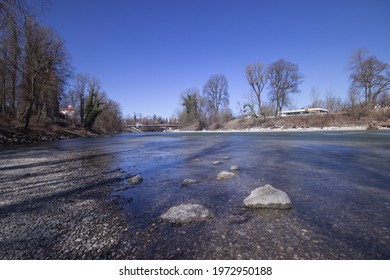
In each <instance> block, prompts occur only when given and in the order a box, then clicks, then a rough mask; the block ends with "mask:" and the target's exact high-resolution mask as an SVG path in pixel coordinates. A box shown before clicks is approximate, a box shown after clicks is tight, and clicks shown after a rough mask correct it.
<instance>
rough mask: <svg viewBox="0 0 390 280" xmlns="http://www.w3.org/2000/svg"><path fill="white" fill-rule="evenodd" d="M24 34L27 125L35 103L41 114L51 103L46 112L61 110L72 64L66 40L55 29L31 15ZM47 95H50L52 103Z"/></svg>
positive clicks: (25, 114) (25, 119)
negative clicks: (61, 96) (62, 91)
mask: <svg viewBox="0 0 390 280" xmlns="http://www.w3.org/2000/svg"><path fill="white" fill-rule="evenodd" d="M24 33H25V38H26V46H25V50H24V58H23V61H24V63H23V72H24V73H23V76H24V82H23V89H24V94H23V98H24V101H25V104H26V105H25V109H24V113H23V120H24V127H25V128H27V127H28V126H29V123H30V118H31V115H32V113H33V109H34V106H38V108H37V109H36V112H35V113H36V114H38V115H39V113H38V111H39V112H41V111H42V106H43V105H42V104H44V105H48V104H49V103H50V102H52V104H50V105H49V106H51V108H46V111H57V112H58V107H59V94H60V92H61V90H62V88H61V87H62V85H63V84H64V82H65V80H66V78H67V77H68V75H69V69H70V67H69V64H68V56H67V53H66V51H65V49H64V43H63V41H62V40H61V39H60V38H59V37H58V35H57V34H56V33H55V32H54V31H53V30H52V29H50V28H47V27H43V26H41V25H39V24H38V23H37V22H36V21H35V20H34V19H32V18H30V19H28V20H27V22H26V25H25V30H24ZM47 94H50V99H51V100H50V102H49V103H48V97H49V96H48V95H47ZM53 106H55V107H56V108H53ZM51 109H52V110H51Z"/></svg>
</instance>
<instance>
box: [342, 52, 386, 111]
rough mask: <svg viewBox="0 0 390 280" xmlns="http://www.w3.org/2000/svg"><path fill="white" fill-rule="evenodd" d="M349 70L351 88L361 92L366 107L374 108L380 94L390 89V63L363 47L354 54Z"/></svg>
mask: <svg viewBox="0 0 390 280" xmlns="http://www.w3.org/2000/svg"><path fill="white" fill-rule="evenodd" d="M349 70H350V80H351V88H353V89H354V91H355V92H356V93H357V92H359V93H360V95H361V97H362V98H363V100H359V102H360V103H361V104H362V106H363V107H364V108H366V109H369V108H373V107H374V106H375V105H376V103H377V99H378V96H379V95H380V94H381V93H384V92H387V91H388V90H390V71H389V65H388V64H387V63H383V62H381V61H379V60H378V59H377V58H376V57H375V56H368V54H367V52H366V51H364V50H362V49H359V50H357V51H355V52H354V53H353V54H352V56H351V60H350V69H349Z"/></svg>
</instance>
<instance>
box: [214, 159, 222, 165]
mask: <svg viewBox="0 0 390 280" xmlns="http://www.w3.org/2000/svg"><path fill="white" fill-rule="evenodd" d="M213 164H214V165H218V164H222V161H220V160H216V161H213Z"/></svg>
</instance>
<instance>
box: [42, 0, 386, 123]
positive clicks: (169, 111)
mask: <svg viewBox="0 0 390 280" xmlns="http://www.w3.org/2000/svg"><path fill="white" fill-rule="evenodd" d="M389 14H390V1H387V0H382V1H380V0H370V1H359V0H355V1H342V0H336V1H333V0H324V1H299V0H295V1H282V0H276V1H275V0H273V1H262V0H257V1H256V0H235V1H229V0H224V1H219V0H208V1H207V0H181V1H179V0H165V1H163V0H161V1H156V0H51V1H50V5H49V10H48V11H47V12H46V13H45V15H44V16H43V18H42V21H43V22H44V23H45V24H47V25H50V26H52V27H53V28H54V29H55V30H56V31H57V32H58V33H59V34H60V35H61V37H62V38H63V39H64V41H65V42H66V47H67V49H68V52H69V53H70V55H71V57H72V65H73V66H74V68H75V72H77V73H78V72H82V73H90V74H94V75H96V76H97V77H98V78H99V79H100V80H101V82H102V88H103V90H105V91H106V92H107V94H108V96H109V97H110V98H111V99H113V100H116V101H117V102H119V103H120V104H121V106H122V111H123V113H124V115H127V114H132V113H133V112H137V113H142V114H143V116H147V115H153V114H157V115H161V116H163V117H169V116H171V115H173V114H175V111H176V109H178V108H179V107H180V103H179V96H180V94H181V92H182V91H183V90H185V89H187V88H192V87H198V88H199V90H202V88H203V85H204V84H205V83H206V81H207V79H208V78H209V77H210V76H211V75H213V74H223V75H225V76H226V78H227V79H228V82H229V92H230V108H231V109H232V110H233V111H235V112H236V111H237V109H236V104H237V102H238V101H240V102H244V101H245V96H246V95H247V94H248V93H249V91H250V89H249V86H248V84H247V81H246V78H245V74H244V69H245V66H246V65H247V64H250V63H255V62H261V63H264V64H270V63H272V62H274V61H276V60H278V59H279V58H283V59H285V60H288V61H290V62H293V63H296V64H298V67H299V69H300V72H301V73H302V74H303V75H304V77H305V78H304V82H303V83H302V84H301V87H300V89H301V93H299V94H297V95H296V96H295V97H294V98H293V106H294V107H302V106H305V105H308V104H309V103H310V97H309V96H310V90H311V88H312V87H315V88H317V89H318V90H319V92H320V94H321V95H322V97H324V96H325V94H326V91H328V90H332V91H333V92H334V93H335V95H337V96H340V97H342V98H344V97H345V96H346V93H347V90H348V85H349V81H348V72H347V67H348V61H349V58H350V55H351V53H352V52H353V51H354V50H356V49H358V48H365V49H367V50H368V51H369V53H370V54H373V55H376V56H377V57H378V58H379V59H380V60H381V61H383V62H387V63H390V34H389V30H390V16H389Z"/></svg>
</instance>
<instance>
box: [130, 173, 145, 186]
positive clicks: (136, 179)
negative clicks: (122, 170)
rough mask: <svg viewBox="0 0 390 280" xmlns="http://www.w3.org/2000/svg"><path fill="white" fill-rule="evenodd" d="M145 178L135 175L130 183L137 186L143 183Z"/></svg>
mask: <svg viewBox="0 0 390 280" xmlns="http://www.w3.org/2000/svg"><path fill="white" fill-rule="evenodd" d="M143 180H144V179H143V178H142V177H141V176H140V175H136V176H133V177H131V178H130V179H129V183H130V184H131V185H132V186H135V185H139V184H141V183H142V181H143Z"/></svg>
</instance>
